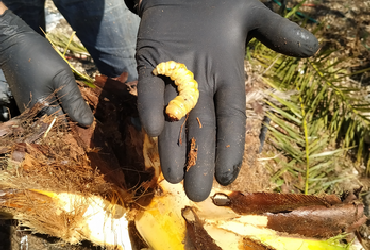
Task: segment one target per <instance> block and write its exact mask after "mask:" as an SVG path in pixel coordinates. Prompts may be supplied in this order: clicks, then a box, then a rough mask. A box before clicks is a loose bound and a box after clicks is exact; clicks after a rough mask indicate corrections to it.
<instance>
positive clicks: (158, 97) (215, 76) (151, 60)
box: [137, 0, 318, 201]
mask: <svg viewBox="0 0 370 250" xmlns="http://www.w3.org/2000/svg"><path fill="white" fill-rule="evenodd" d="M139 15H140V16H141V17H142V20H141V25H140V30H139V35H138V51H137V60H138V70H139V83H138V105H139V112H140V117H141V121H142V124H143V126H144V128H145V130H146V131H147V133H148V134H149V135H150V136H158V135H159V153H160V159H161V166H162V171H163V175H164V177H165V179H166V180H167V181H169V182H171V183H177V182H180V181H181V180H182V179H184V189H185V192H186V194H187V195H188V197H189V198H190V199H191V200H193V201H202V200H204V199H206V198H207V197H208V196H209V193H210V190H211V188H212V181H213V176H215V177H216V180H217V181H218V182H219V183H221V184H222V185H228V184H230V183H231V182H233V181H234V180H235V179H236V177H237V176H238V173H239V170H240V166H241V164H242V160H243V153H244V143H245V141H244V139H245V123H246V115H245V106H246V104H245V83H244V82H245V79H244V56H245V42H246V40H247V39H249V38H251V37H257V38H258V39H259V40H260V41H262V42H263V43H264V44H265V45H266V46H268V47H269V48H271V49H273V50H275V51H278V52H281V53H283V54H286V55H292V56H300V57H308V56H311V55H313V54H314V53H315V52H316V51H317V49H318V42H317V39H316V38H315V37H314V36H313V35H312V34H311V33H310V32H308V31H307V30H304V29H302V28H300V27H299V26H298V25H297V24H296V23H293V22H291V21H289V20H287V19H284V18H282V17H280V16H279V15H277V14H275V13H273V12H272V11H270V10H269V9H268V8H266V7H265V6H264V5H263V4H262V3H261V2H260V1H258V0H234V1H221V0H208V1H201V0H187V1H184V0H143V1H142V2H141V4H140V7H139ZM171 60H172V61H176V62H178V63H183V64H185V65H186V66H187V67H188V69H189V70H191V71H193V73H194V76H195V80H196V81H197V82H198V84H199V92H200V95H199V100H198V103H197V105H196V106H195V108H194V109H193V110H192V111H191V112H190V115H189V117H188V120H187V122H186V129H185V128H183V129H181V125H182V124H183V122H184V118H183V119H181V120H180V121H177V122H171V121H168V120H167V119H166V117H165V114H164V107H165V105H167V103H168V102H169V101H170V100H172V99H173V98H174V97H175V96H176V95H177V91H176V88H175V86H174V84H168V83H170V82H171V81H168V80H166V78H164V77H158V76H155V75H154V74H153V73H152V71H153V69H154V68H155V67H156V65H157V64H159V63H161V62H166V61H171ZM198 120H199V122H198ZM200 124H201V126H200ZM180 131H181V132H180ZM179 136H181V138H182V144H180V143H179ZM192 138H195V139H196V145H197V147H198V151H197V161H196V165H195V166H192V167H191V168H190V169H189V170H188V171H187V170H186V162H187V153H188V150H189V148H190V141H191V139H192ZM184 168H185V169H184Z"/></svg>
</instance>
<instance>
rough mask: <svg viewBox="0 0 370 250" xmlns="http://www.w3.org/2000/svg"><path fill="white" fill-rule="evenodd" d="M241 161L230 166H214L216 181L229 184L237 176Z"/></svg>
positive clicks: (225, 184)
mask: <svg viewBox="0 0 370 250" xmlns="http://www.w3.org/2000/svg"><path fill="white" fill-rule="evenodd" d="M241 165H242V163H241V162H240V163H238V164H236V165H233V166H231V167H226V168H225V167H224V166H223V167H221V168H217V166H216V173H215V178H216V181H217V182H218V183H220V184H221V185H223V186H227V185H230V184H231V183H232V182H233V181H235V179H236V178H237V177H238V175H239V172H240V169H241Z"/></svg>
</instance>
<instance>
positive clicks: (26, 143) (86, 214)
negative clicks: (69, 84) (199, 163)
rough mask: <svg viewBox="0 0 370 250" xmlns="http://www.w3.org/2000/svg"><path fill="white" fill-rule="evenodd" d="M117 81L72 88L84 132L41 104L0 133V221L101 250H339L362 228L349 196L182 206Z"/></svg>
mask: <svg viewBox="0 0 370 250" xmlns="http://www.w3.org/2000/svg"><path fill="white" fill-rule="evenodd" d="M126 79H127V76H126V75H125V74H123V75H122V76H121V77H120V78H119V79H114V80H113V79H106V78H104V77H98V78H97V79H96V82H95V84H96V86H97V87H96V88H88V87H83V86H81V92H82V94H83V96H84V98H85V99H86V101H87V102H88V103H89V104H90V106H91V107H92V109H93V111H94V114H95V117H96V121H95V122H94V123H93V125H92V126H91V127H90V128H88V129H83V128H79V127H78V126H77V125H75V124H73V123H68V124H66V121H65V117H55V116H53V115H51V116H41V115H40V110H41V109H42V106H41V104H38V105H36V106H34V107H32V108H31V109H29V110H28V111H26V112H25V113H23V114H22V115H21V116H19V117H15V118H13V119H12V120H10V121H8V122H6V123H2V124H1V125H0V153H1V154H2V160H1V164H2V170H0V212H1V214H2V215H4V216H5V215H6V216H8V217H11V218H14V219H18V220H20V222H21V223H22V225H23V226H26V227H29V228H30V229H31V230H32V231H33V232H34V233H42V234H48V235H51V236H56V237H59V238H61V239H63V240H64V241H66V242H67V243H70V244H78V243H79V242H80V241H81V240H84V239H87V240H90V241H92V242H93V243H94V244H96V245H100V246H105V247H107V248H111V249H141V248H149V249H160V250H163V249H181V250H182V249H224V250H233V249H347V248H348V245H346V244H343V242H342V241H341V240H343V239H346V242H351V240H352V239H353V237H352V236H353V232H355V231H356V230H357V229H358V228H359V227H360V226H361V224H363V223H364V221H365V220H366V217H365V216H364V214H363V205H362V204H361V203H360V202H358V201H356V200H355V199H353V196H354V195H352V193H350V194H348V195H346V196H345V197H337V196H334V195H330V196H323V197H316V196H303V195H294V194H289V195H283V194H267V193H246V192H245V190H242V191H239V190H233V189H230V188H229V189H226V188H222V187H220V186H218V185H217V184H216V183H215V185H214V188H213V190H212V193H211V196H210V198H209V199H207V200H206V201H204V202H199V203H194V202H192V201H190V200H189V199H188V198H187V197H186V195H185V194H184V191H183V188H182V184H181V183H179V184H176V185H174V184H169V183H167V182H166V181H165V180H164V179H163V177H162V175H161V172H160V163H159V156H158V151H157V141H156V139H155V138H150V137H148V136H147V135H146V134H145V133H144V132H143V130H142V129H141V127H140V123H139V122H138V114H137V110H136V105H135V103H136V93H135V90H136V85H135V84H133V83H131V84H125V81H126ZM257 149H258V146H257ZM195 159H196V158H195ZM240 178H244V179H246V178H248V176H241V177H240ZM138 235H139V237H138ZM352 247H355V246H352Z"/></svg>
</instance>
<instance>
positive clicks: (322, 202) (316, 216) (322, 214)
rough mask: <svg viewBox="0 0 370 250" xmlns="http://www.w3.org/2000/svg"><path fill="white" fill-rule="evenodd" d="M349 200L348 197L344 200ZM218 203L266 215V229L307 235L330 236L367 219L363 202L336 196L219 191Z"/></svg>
mask: <svg viewBox="0 0 370 250" xmlns="http://www.w3.org/2000/svg"><path fill="white" fill-rule="evenodd" d="M345 200H346V199H345ZM213 202H214V204H215V205H219V206H229V207H230V208H231V209H232V210H233V211H234V212H235V213H237V214H242V215H247V214H251V215H252V214H255V215H264V216H266V217H267V219H268V222H267V228H269V229H273V230H275V231H278V232H283V233H289V234H299V235H302V236H306V237H317V238H329V237H332V236H335V235H338V234H341V233H351V232H354V231H356V230H357V229H358V228H359V227H360V226H361V225H362V224H363V223H364V222H365V221H366V216H365V215H364V208H363V204H360V203H358V202H357V203H356V202H355V201H347V202H342V200H341V199H340V198H339V197H338V196H336V195H327V196H324V197H317V196H313V195H297V194H265V193H257V194H242V193H241V192H237V191H234V192H232V193H231V194H230V195H228V196H227V195H224V194H216V195H215V196H214V198H213Z"/></svg>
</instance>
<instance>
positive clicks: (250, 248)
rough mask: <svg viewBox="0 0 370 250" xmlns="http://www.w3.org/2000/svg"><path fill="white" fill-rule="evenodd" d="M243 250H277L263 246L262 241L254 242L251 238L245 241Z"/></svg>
mask: <svg viewBox="0 0 370 250" xmlns="http://www.w3.org/2000/svg"><path fill="white" fill-rule="evenodd" d="M241 249H243V250H275V248H272V247H268V246H265V245H263V244H262V243H261V242H260V241H257V240H253V239H250V238H244V239H243V245H242V246H241Z"/></svg>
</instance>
